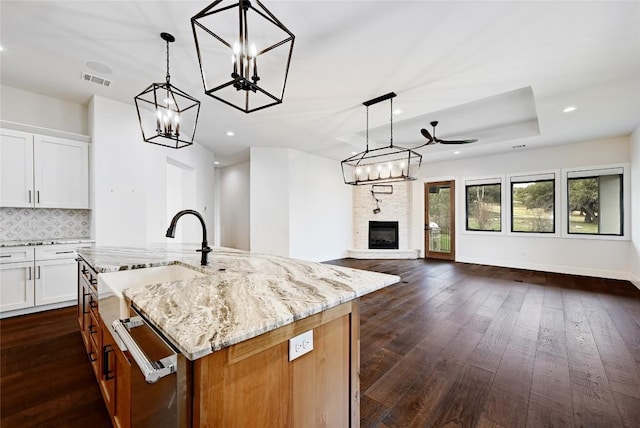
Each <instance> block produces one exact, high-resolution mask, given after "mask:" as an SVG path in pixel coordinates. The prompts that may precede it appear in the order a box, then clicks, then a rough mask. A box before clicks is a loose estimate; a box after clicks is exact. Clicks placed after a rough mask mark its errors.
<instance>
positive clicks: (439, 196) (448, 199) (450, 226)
mask: <svg viewBox="0 0 640 428" xmlns="http://www.w3.org/2000/svg"><path fill="white" fill-rule="evenodd" d="M455 194H456V191H455V181H437V182H433V183H425V185H424V201H425V202H424V204H425V207H424V218H425V225H424V231H425V232H424V239H425V243H424V248H425V256H426V257H429V258H436V259H445V260H455V258H456V251H455V249H456V245H455V236H456V228H455V218H456V210H455Z"/></svg>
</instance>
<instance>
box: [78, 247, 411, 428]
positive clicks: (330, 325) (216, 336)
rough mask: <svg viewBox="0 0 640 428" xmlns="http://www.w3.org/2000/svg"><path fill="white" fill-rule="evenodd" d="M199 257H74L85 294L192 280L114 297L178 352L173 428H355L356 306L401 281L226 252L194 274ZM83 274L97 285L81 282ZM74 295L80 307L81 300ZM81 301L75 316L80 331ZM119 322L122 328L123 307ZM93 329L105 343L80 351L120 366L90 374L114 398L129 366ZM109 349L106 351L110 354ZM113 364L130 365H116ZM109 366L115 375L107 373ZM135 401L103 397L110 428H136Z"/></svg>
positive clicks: (95, 252) (131, 251)
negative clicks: (125, 282)
mask: <svg viewBox="0 0 640 428" xmlns="http://www.w3.org/2000/svg"><path fill="white" fill-rule="evenodd" d="M194 250H195V247H179V246H173V245H172V246H167V245H159V246H149V247H138V248H115V247H96V248H91V249H86V250H82V251H81V252H80V257H81V259H82V260H81V261H80V264H81V268H80V270H79V273H80V274H79V277H80V279H79V284H80V287H81V288H82V287H83V282H84V283H88V284H91V283H92V282H95V283H96V284H98V285H99V284H101V283H102V282H104V283H105V284H107V285H108V284H109V283H110V282H111V280H110V278H111V277H113V276H114V275H120V274H121V273H122V271H127V270H131V269H145V268H154V267H159V266H180V267H183V268H186V269H189V270H192V271H194V272H198V275H196V276H194V277H191V278H189V279H183V280H176V281H165V282H159V283H158V282H157V281H156V282H154V283H149V284H144V285H135V286H132V287H124V288H122V290H121V299H120V300H124V301H125V302H126V303H127V304H128V305H129V304H130V306H131V308H132V311H135V312H136V313H137V314H140V315H141V317H142V318H143V319H144V320H145V322H147V323H149V324H150V325H151V326H152V328H153V329H154V330H156V331H157V332H158V333H160V335H161V336H162V337H164V338H165V339H166V340H167V341H168V342H169V343H170V345H171V346H172V347H173V348H174V349H175V350H177V351H179V352H178V357H177V361H178V363H177V365H176V367H177V368H176V370H175V371H176V372H177V375H176V376H177V378H178V382H177V387H176V389H175V391H176V392H175V393H174V396H175V397H177V400H174V401H177V413H176V418H175V422H172V423H171V424H169V425H173V426H349V425H351V426H358V423H359V411H358V405H359V374H358V372H359V318H358V298H359V297H360V296H362V295H365V294H367V293H370V292H372V291H375V290H378V289H380V288H383V287H386V286H388V285H391V284H394V283H396V282H398V281H399V277H397V276H393V275H386V274H380V273H374V272H366V271H360V270H354V269H349V268H343V267H338V266H330V265H324V264H320V263H313V262H306V261H301V260H293V259H288V258H283V257H277V256H270V255H263V254H253V253H249V252H245V251H240V250H234V249H228V248H215V249H214V250H213V251H212V252H211V254H210V255H209V264H208V265H207V266H200V265H199V255H198V254H197V253H196V252H195V251H194ZM83 270H85V271H87V273H88V274H89V275H90V276H91V275H95V276H96V278H93V281H92V278H89V280H88V281H86V282H85V280H84V279H83V277H86V274H84V273H83ZM85 279H86V278H85ZM102 279H104V281H101V280H102ZM111 283H113V282H111ZM81 291H82V294H81V295H83V294H84V295H86V293H87V290H85V289H84V288H82V290H81ZM112 291H113V290H109V289H108V287H100V285H99V286H98V287H96V294H98V295H97V296H93V297H92V296H89V297H90V298H94V297H95V298H96V299H97V300H98V301H99V304H97V305H94V306H98V307H100V306H105V309H106V307H107V306H108V304H104V305H103V301H104V302H107V299H104V297H105V296H106V295H109V294H110V293H111V292H112ZM90 293H91V292H90V290H89V294H90ZM84 300H85V299H84V298H83V301H82V302H81V304H79V309H78V310H79V321H80V322H81V326H82V324H83V322H82V320H84V319H85V318H86V316H85V315H82V316H81V312H85V310H84V308H85V307H86V306H87V305H86V304H85V301H84ZM88 306H89V307H91V306H92V305H91V303H90V302H89V304H88ZM119 311H120V312H119V317H120V318H122V317H123V314H122V308H121V307H120V309H119ZM89 312H91V311H89ZM97 313H98V315H100V314H101V313H103V314H104V313H105V312H103V311H102V309H100V310H99V311H97ZM130 315H135V314H134V312H131V313H130ZM100 318H101V320H100V321H98V322H99V324H100V327H101V329H102V330H104V331H103V332H102V338H103V339H102V340H98V341H95V340H94V341H93V342H90V341H87V340H86V339H85V344H87V343H88V342H89V345H91V346H96V347H97V348H100V347H103V348H102V352H96V355H98V356H100V354H102V355H108V352H115V356H116V358H115V359H114V358H112V359H111V360H109V358H108V357H107V358H105V359H106V360H107V361H106V362H102V363H98V364H96V366H97V367H95V370H96V376H98V378H100V377H101V375H103V377H111V378H114V377H115V378H116V379H115V380H116V386H115V388H113V389H114V391H118V387H117V377H118V376H117V375H118V373H117V369H118V367H120V366H122V367H123V370H121V371H125V372H126V363H129V364H132V361H131V355H130V353H129V350H128V349H127V347H126V346H124V345H123V343H122V342H121V341H120V340H119V339H118V338H117V337H112V338H110V337H109V336H108V335H111V336H117V334H114V333H113V329H111V328H110V327H109V326H108V324H109V322H110V319H109V322H106V321H105V320H103V319H102V318H108V316H105V315H102V316H101V317H100ZM90 321H91V320H90ZM307 332H312V333H311V334H312V336H311V338H310V340H308V336H302V335H301V334H302V333H307ZM90 334H91V333H89V335H90ZM307 334H308V333H307ZM298 338H302V339H298ZM292 339H293V340H292ZM298 340H300V341H299V342H298ZM95 342H101V343H100V344H98V343H95ZM290 342H291V343H292V344H290ZM105 343H108V346H110V348H109V349H108V352H107V354H105V350H104V344H105ZM114 343H115V344H117V346H114ZM91 346H88V352H91V351H90V350H89V348H90V347H91ZM294 347H297V349H293V348H294ZM114 348H115V349H114ZM292 352H293V354H292ZM120 355H121V357H123V358H124V359H125V360H126V361H121V362H119V363H118V361H119V360H118V357H119V356H120ZM90 358H91V355H90ZM113 360H115V361H116V363H115V364H113V366H114V367H113V370H112V367H106V366H105V364H106V365H107V366H108V365H109V364H112V361H113ZM105 367H106V368H105ZM114 371H116V373H115V375H114V374H113V372H114ZM136 371H139V370H138V369H137V367H135V365H133V366H131V377H132V379H133V377H134V376H139V374H136V373H135V372H136ZM105 373H106V374H107V375H106V376H104V374H105ZM165 379H166V378H163V379H162V380H161V382H164V381H165ZM99 380H100V379H99ZM129 382H130V383H131V384H133V383H134V382H133V381H129ZM161 382H158V383H161ZM121 386H122V385H121ZM127 389H128V391H127ZM135 394H136V391H135V388H133V387H129V388H127V382H126V381H125V382H124V387H123V391H122V392H121V393H120V394H114V393H111V394H109V391H107V394H106V395H107V396H109V398H111V399H112V401H113V403H111V404H110V403H107V405H108V406H109V405H111V408H110V411H112V412H113V413H112V418H113V419H114V424H115V425H120V426H131V425H136V420H137V419H136V418H135V416H129V415H130V414H134V413H135V410H134V409H133V408H134V407H136V405H135V404H134V402H135V400H136V396H135ZM103 395H105V391H104V390H103ZM106 398H107V397H105V399H106ZM121 399H128V400H129V401H130V403H121V402H120V400H121ZM106 401H107V400H106ZM112 409H113V410H112ZM118 409H120V411H119V412H118V411H117V410H118ZM115 414H117V417H116V416H115ZM164 420H165V421H166V420H167V419H166V417H165V419H164ZM137 425H139V426H142V425H143V423H142V425H141V424H140V423H139V424H137Z"/></svg>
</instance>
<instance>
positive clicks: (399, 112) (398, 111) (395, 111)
mask: <svg viewBox="0 0 640 428" xmlns="http://www.w3.org/2000/svg"><path fill="white" fill-rule="evenodd" d="M393 114H402V110H400V109H399V108H397V109H395V110H394V111H393Z"/></svg>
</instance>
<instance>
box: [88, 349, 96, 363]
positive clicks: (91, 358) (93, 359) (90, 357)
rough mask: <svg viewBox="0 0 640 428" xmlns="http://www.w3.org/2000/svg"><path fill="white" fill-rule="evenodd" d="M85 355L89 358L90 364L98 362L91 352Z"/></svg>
mask: <svg viewBox="0 0 640 428" xmlns="http://www.w3.org/2000/svg"><path fill="white" fill-rule="evenodd" d="M87 355H88V356H89V361H91V362H92V363H94V362H96V361H98V359H97V358H96V357H94V355H95V352H93V351H91V352H88V353H87Z"/></svg>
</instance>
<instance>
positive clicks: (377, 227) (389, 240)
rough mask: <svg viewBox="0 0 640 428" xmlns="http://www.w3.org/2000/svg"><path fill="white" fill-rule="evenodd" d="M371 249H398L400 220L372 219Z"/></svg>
mask: <svg viewBox="0 0 640 428" xmlns="http://www.w3.org/2000/svg"><path fill="white" fill-rule="evenodd" d="M369 249H370V250H397V249H398V222H397V221H370V222H369Z"/></svg>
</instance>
